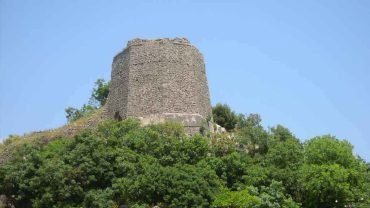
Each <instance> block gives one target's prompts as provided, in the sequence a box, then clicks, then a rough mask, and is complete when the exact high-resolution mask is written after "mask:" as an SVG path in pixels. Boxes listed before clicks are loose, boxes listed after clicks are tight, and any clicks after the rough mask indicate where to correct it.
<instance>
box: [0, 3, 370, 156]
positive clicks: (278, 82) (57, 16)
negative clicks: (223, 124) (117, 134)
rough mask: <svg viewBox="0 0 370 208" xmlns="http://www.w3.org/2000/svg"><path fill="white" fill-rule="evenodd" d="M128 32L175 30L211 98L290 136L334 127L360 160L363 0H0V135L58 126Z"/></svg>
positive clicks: (367, 59)
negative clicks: (190, 49) (200, 61)
mask: <svg viewBox="0 0 370 208" xmlns="http://www.w3.org/2000/svg"><path fill="white" fill-rule="evenodd" d="M226 2H227V3H226ZM136 37H140V38H160V37H187V38H188V39H189V40H190V41H191V42H192V43H193V44H194V45H195V46H196V47H198V48H199V49H200V51H201V52H202V53H203V54H204V57H205V61H206V69H207V75H208V82H209V87H210V92H211V100H212V103H213V104H215V103H218V102H221V103H227V104H229V105H230V106H231V107H232V108H233V109H234V110H235V111H237V112H243V113H259V114H260V115H261V116H262V119H263V124H264V125H265V126H266V127H268V126H274V125H276V124H282V125H284V126H286V127H288V128H289V129H290V130H291V131H292V132H293V133H294V134H295V135H296V136H297V137H299V138H300V139H301V140H302V141H304V140H306V139H309V138H312V137H314V136H317V135H323V134H328V133H330V134H332V135H336V136H337V137H338V138H340V139H347V140H349V141H350V142H351V143H352V144H353V145H354V146H355V148H354V150H355V152H356V153H357V154H359V155H360V156H361V157H363V158H365V159H366V160H367V161H370V1H367V0H362V1H357V0H350V1H349V0H327V1H320V0H317V1H309V0H305V1H294V0H292V1H288V0H287V1H273V0H271V1H267V0H266V1H224V3H223V2H221V1H194V2H191V1H176V2H175V1H169V0H167V1H143V2H141V3H138V1H131V2H129V1H111V0H110V1H103V0H96V1H87V0H86V1H80V0H73V1H72V0H70V1H61V0H60V1H48V0H44V1H40V0H32V1H31V0H22V1H21V0H0V138H5V137H6V136H7V135H9V134H22V133H26V132H30V131H34V130H43V129H48V128H53V127H58V126H61V125H63V124H65V123H66V119H65V114H64V109H65V108H66V107H68V106H76V107H80V106H81V105H82V104H83V103H86V102H87V101H88V98H89V96H90V92H91V89H92V87H93V83H94V81H95V80H96V79H97V78H105V79H110V71H111V62H112V58H113V56H114V55H115V54H117V53H118V52H119V51H121V50H122V49H123V48H124V46H125V45H126V42H127V41H128V40H130V39H132V38H136Z"/></svg>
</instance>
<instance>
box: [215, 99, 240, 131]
mask: <svg viewBox="0 0 370 208" xmlns="http://www.w3.org/2000/svg"><path fill="white" fill-rule="evenodd" d="M212 114H213V121H214V122H216V123H217V124H218V125H220V126H222V127H224V128H225V129H226V130H227V131H230V130H232V129H234V128H235V125H236V123H237V121H238V120H237V116H236V114H235V112H234V111H232V110H231V109H230V107H229V106H228V105H226V104H220V103H218V104H216V106H215V107H213V108H212Z"/></svg>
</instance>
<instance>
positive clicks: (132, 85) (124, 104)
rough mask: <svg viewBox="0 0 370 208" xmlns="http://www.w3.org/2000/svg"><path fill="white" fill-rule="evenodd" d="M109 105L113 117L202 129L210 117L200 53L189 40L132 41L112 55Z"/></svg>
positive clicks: (203, 67)
mask: <svg viewBox="0 0 370 208" xmlns="http://www.w3.org/2000/svg"><path fill="white" fill-rule="evenodd" d="M107 103H108V114H109V116H110V117H111V118H115V119H125V118H127V117H137V118H140V119H141V120H142V121H143V123H156V122H161V121H164V120H176V121H179V122H181V123H183V124H184V126H185V127H189V128H190V127H191V129H194V128H199V127H200V126H201V125H202V123H204V122H205V121H206V119H207V118H208V117H209V116H211V104H210V99H209V92H208V84H207V78H206V73H205V65H204V60H203V56H202V54H201V53H200V52H199V51H198V50H197V49H196V48H195V47H194V46H192V45H191V44H190V42H189V41H188V40H186V39H180V38H175V39H157V40H143V39H134V40H132V41H129V42H128V44H127V47H126V48H125V49H124V50H123V51H122V52H121V53H119V54H118V55H116V56H115V57H114V60H113V64H112V79H111V88H110V93H109V98H108V102H107ZM192 131H194V130H192Z"/></svg>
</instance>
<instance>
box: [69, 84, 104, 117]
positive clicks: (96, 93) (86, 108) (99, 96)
mask: <svg viewBox="0 0 370 208" xmlns="http://www.w3.org/2000/svg"><path fill="white" fill-rule="evenodd" d="M109 86H110V81H109V82H105V81H104V79H98V80H96V82H95V87H94V88H93V91H92V93H91V97H90V101H89V104H84V105H83V106H82V107H81V109H78V108H74V107H68V108H66V109H65V112H66V114H67V115H66V118H67V120H68V122H72V121H76V120H78V119H80V118H83V117H85V116H88V115H91V114H92V113H93V112H95V110H96V109H97V108H99V107H101V106H103V105H104V104H105V102H106V101H107V98H108V94H109Z"/></svg>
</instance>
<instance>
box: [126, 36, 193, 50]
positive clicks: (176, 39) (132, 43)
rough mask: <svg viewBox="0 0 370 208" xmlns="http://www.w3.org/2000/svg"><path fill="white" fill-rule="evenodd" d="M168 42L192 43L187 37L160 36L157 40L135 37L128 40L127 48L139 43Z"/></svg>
mask: <svg viewBox="0 0 370 208" xmlns="http://www.w3.org/2000/svg"><path fill="white" fill-rule="evenodd" d="M166 43H173V44H181V45H189V46H190V45H191V44H190V42H189V40H188V39H186V38H160V39H155V40H150V39H140V38H135V39H133V40H131V41H128V43H127V48H128V47H130V46H137V45H144V44H145V45H151V44H166Z"/></svg>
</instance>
